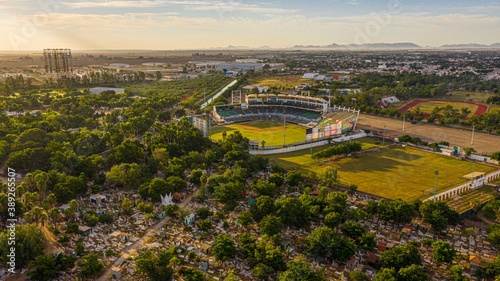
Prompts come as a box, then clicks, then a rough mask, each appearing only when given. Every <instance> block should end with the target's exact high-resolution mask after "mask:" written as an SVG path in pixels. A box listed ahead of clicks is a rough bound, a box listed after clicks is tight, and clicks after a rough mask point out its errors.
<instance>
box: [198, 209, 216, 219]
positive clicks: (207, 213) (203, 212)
mask: <svg viewBox="0 0 500 281" xmlns="http://www.w3.org/2000/svg"><path fill="white" fill-rule="evenodd" d="M195 214H196V217H197V218H199V219H207V218H209V217H211V216H212V215H213V213H212V211H211V210H210V208H208V207H200V208H198V209H196V211H195Z"/></svg>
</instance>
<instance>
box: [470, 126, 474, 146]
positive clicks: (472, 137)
mask: <svg viewBox="0 0 500 281" xmlns="http://www.w3.org/2000/svg"><path fill="white" fill-rule="evenodd" d="M470 144H474V126H472V136H471V138H470Z"/></svg>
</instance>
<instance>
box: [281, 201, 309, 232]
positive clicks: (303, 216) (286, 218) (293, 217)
mask: <svg viewBox="0 0 500 281" xmlns="http://www.w3.org/2000/svg"><path fill="white" fill-rule="evenodd" d="M274 204H275V206H276V215H277V216H279V217H280V218H281V221H282V222H283V224H285V225H288V226H295V227H303V226H305V225H306V224H307V223H309V216H308V210H306V208H305V206H304V205H303V204H302V203H301V202H300V201H299V200H298V199H296V198H291V197H280V198H278V199H277V200H276V201H275V203H274Z"/></svg>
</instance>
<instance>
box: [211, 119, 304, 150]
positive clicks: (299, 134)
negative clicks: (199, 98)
mask: <svg viewBox="0 0 500 281" xmlns="http://www.w3.org/2000/svg"><path fill="white" fill-rule="evenodd" d="M223 131H226V133H227V134H228V135H229V134H231V132H233V131H240V133H241V134H242V135H243V136H244V137H247V138H248V139H249V140H256V141H258V142H259V145H260V144H261V142H262V141H263V140H265V141H266V146H282V145H283V122H276V121H251V122H243V123H237V124H230V125H224V126H216V127H213V128H212V129H211V134H210V137H211V139H214V140H222V132H223ZM305 139H306V128H305V127H302V126H299V125H295V124H291V123H287V124H286V136H285V141H286V144H293V143H298V142H304V141H305Z"/></svg>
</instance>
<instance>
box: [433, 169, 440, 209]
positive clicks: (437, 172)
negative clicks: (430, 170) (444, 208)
mask: <svg viewBox="0 0 500 281" xmlns="http://www.w3.org/2000/svg"><path fill="white" fill-rule="evenodd" d="M434 175H436V183H435V184H434V202H435V201H436V190H437V185H438V176H439V171H435V172H434Z"/></svg>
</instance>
